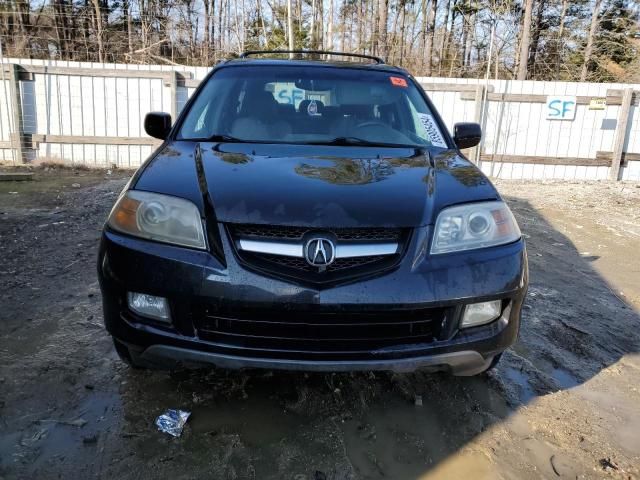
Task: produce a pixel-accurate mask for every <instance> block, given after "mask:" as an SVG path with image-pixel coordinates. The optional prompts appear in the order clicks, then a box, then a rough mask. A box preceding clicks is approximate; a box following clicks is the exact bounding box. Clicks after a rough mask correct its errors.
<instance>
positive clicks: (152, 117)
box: [144, 112, 171, 140]
mask: <svg viewBox="0 0 640 480" xmlns="http://www.w3.org/2000/svg"><path fill="white" fill-rule="evenodd" d="M144 131H145V132H147V134H149V135H150V136H152V137H153V138H159V139H160V140H164V139H165V138H167V135H169V132H170V131H171V115H169V114H168V113H164V112H149V113H147V115H146V116H145V117H144Z"/></svg>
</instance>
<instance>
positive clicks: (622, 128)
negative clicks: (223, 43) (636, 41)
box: [0, 59, 640, 180]
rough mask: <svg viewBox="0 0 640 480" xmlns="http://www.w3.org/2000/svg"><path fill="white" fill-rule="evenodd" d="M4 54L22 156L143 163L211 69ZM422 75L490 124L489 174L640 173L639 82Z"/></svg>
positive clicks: (7, 154) (431, 87) (445, 109)
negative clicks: (556, 105)
mask: <svg viewBox="0 0 640 480" xmlns="http://www.w3.org/2000/svg"><path fill="white" fill-rule="evenodd" d="M5 62H10V63H7V64H5V65H4V68H2V69H0V75H2V77H0V106H1V107H2V108H0V160H4V161H6V162H15V163H21V162H23V161H34V160H53V161H56V160H57V161H64V162H68V163H73V164H86V165H95V166H109V165H112V164H116V165H118V166H120V167H136V166H138V165H140V163H141V162H142V161H144V159H145V158H146V157H147V156H148V155H149V154H150V153H151V152H152V150H153V148H155V146H156V145H157V144H158V143H157V141H156V140H154V139H151V138H149V137H148V136H147V135H146V134H145V132H144V131H143V129H142V121H143V119H144V116H145V114H146V113H147V112H149V111H152V110H161V111H167V112H171V113H172V114H173V116H174V118H175V115H176V114H177V113H178V112H179V111H180V109H181V108H182V107H183V106H184V104H185V102H186V100H187V99H188V97H189V96H190V95H191V94H192V93H193V90H194V89H195V87H196V86H197V85H198V83H199V81H200V80H201V79H202V78H203V77H204V76H205V75H206V74H207V72H208V71H209V69H208V68H205V67H171V66H160V65H151V66H150V65H123V64H96V63H82V62H66V61H43V60H25V59H5ZM3 80H4V81H3ZM418 80H419V81H420V82H421V83H422V84H423V86H424V88H425V90H426V91H427V93H428V94H429V95H430V97H431V99H432V100H433V102H434V103H435V105H436V107H437V108H438V110H439V111H440V113H441V115H442V117H443V118H444V120H445V122H446V124H447V126H448V127H449V128H450V129H451V128H452V127H453V124H454V123H456V122H461V121H479V122H480V123H482V125H483V130H484V139H483V144H482V146H481V147H480V149H476V150H474V151H472V152H470V157H471V158H472V160H475V161H477V163H478V164H479V165H480V167H481V168H482V169H483V171H485V172H486V173H488V174H489V175H492V176H497V177H504V178H524V179H527V178H567V179H574V178H576V179H605V178H610V176H612V175H613V176H617V177H618V178H621V179H624V180H640V115H639V114H638V105H637V98H638V97H640V92H636V93H637V95H635V97H634V96H633V95H631V92H632V91H633V89H635V90H640V85H622V84H593V83H567V82H534V81H524V82H523V81H506V80H499V81H493V80H490V81H488V82H485V81H484V80H471V79H450V78H419V79H418ZM630 89H631V90H630ZM625 91H628V92H629V94H628V95H627V96H626V97H625ZM558 95H569V96H574V97H577V105H576V107H575V119H573V120H562V121H558V120H547V119H546V116H545V109H546V99H547V97H549V96H558ZM593 99H606V102H604V103H606V104H605V105H603V106H602V107H603V109H602V110H595V109H593V107H594V105H590V103H591V100H593ZM625 102H627V103H628V105H626V106H625ZM602 107H599V108H602ZM616 162H617V163H616ZM612 165H613V167H612ZM618 166H619V167H618ZM612 168H614V169H615V171H613V172H612ZM618 168H620V172H619V174H618V175H616V174H617V173H618V172H617V169H618Z"/></svg>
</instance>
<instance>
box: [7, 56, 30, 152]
mask: <svg viewBox="0 0 640 480" xmlns="http://www.w3.org/2000/svg"><path fill="white" fill-rule="evenodd" d="M19 69H20V66H19V65H16V64H11V68H10V70H9V76H10V78H9V91H10V94H11V110H12V114H13V130H14V131H13V132H12V133H11V143H12V144H13V148H14V150H15V152H16V157H18V158H19V159H20V162H22V163H26V161H27V159H26V157H25V155H24V150H25V148H24V144H25V136H24V123H23V121H22V100H21V98H20V74H19Z"/></svg>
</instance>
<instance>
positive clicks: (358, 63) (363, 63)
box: [224, 51, 408, 74]
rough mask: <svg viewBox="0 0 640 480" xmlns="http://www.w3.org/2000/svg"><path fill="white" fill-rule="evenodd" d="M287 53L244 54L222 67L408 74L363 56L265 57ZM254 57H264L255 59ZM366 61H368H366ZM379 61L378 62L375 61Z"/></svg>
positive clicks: (344, 54)
mask: <svg viewBox="0 0 640 480" xmlns="http://www.w3.org/2000/svg"><path fill="white" fill-rule="evenodd" d="M287 53H289V52H287V51H282V52H279V51H278V52H273V51H265V52H246V53H245V54H243V55H246V56H241V57H239V58H233V59H230V60H227V61H226V62H224V65H271V66H274V65H295V66H318V67H326V66H330V67H337V68H358V69H367V70H377V71H384V72H393V73H403V74H408V72H407V71H406V70H405V69H404V68H400V67H394V66H393V65H387V64H386V63H383V62H382V60H380V59H377V57H373V56H364V55H362V56H361V58H362V60H355V61H351V60H349V61H347V60H336V59H331V60H321V59H317V58H306V59H303V58H293V59H291V58H273V57H266V55H282V54H287ZM315 53H316V52H297V53H296V55H298V56H299V55H304V54H308V55H310V54H315ZM326 54H329V55H334V56H336V55H339V56H344V57H345V58H357V57H360V56H359V55H357V54H354V56H353V57H351V55H350V54H348V53H342V52H326ZM254 55H265V57H255V56H254ZM367 60H368V61H367ZM376 60H379V61H376Z"/></svg>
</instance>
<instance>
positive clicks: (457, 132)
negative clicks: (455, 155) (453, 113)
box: [453, 123, 482, 149]
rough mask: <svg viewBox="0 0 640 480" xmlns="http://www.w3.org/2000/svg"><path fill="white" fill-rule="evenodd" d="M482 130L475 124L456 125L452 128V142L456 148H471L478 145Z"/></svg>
mask: <svg viewBox="0 0 640 480" xmlns="http://www.w3.org/2000/svg"><path fill="white" fill-rule="evenodd" d="M481 139H482V128H480V125H478V124H477V123H456V124H455V125H454V126H453V141H454V142H456V145H457V146H458V148H460V149H463V148H471V147H475V146H476V145H478V144H479V143H480V140H481Z"/></svg>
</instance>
